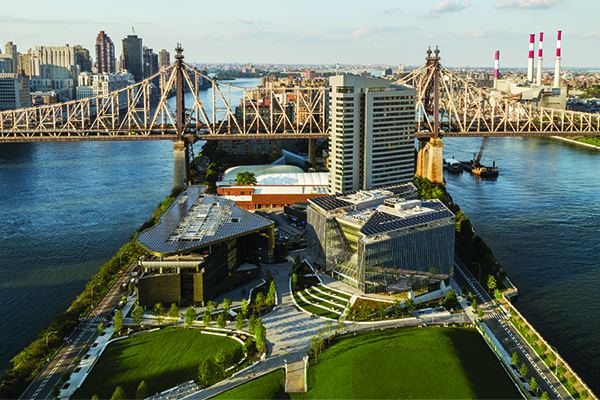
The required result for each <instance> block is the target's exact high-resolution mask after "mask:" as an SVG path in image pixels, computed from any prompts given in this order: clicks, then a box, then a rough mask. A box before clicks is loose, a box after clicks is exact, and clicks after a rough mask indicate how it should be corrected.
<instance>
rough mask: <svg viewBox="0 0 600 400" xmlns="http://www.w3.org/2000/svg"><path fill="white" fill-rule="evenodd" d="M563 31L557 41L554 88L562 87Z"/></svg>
mask: <svg viewBox="0 0 600 400" xmlns="http://www.w3.org/2000/svg"><path fill="white" fill-rule="evenodd" d="M561 32H562V31H558V40H557V41H556V64H554V86H553V87H555V88H558V87H560V36H561Z"/></svg>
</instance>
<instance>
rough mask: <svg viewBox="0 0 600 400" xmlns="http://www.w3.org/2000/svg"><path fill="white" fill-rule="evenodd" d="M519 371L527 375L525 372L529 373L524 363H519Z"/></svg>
mask: <svg viewBox="0 0 600 400" xmlns="http://www.w3.org/2000/svg"><path fill="white" fill-rule="evenodd" d="M519 373H520V374H521V375H523V376H527V374H528V373H529V368H527V365H525V363H523V364H521V368H519Z"/></svg>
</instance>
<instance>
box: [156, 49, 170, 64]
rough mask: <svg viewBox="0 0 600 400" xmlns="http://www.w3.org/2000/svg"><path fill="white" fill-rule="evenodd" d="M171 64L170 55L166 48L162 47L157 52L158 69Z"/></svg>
mask: <svg viewBox="0 0 600 400" xmlns="http://www.w3.org/2000/svg"><path fill="white" fill-rule="evenodd" d="M169 65H171V55H170V54H169V52H168V51H167V50H166V49H162V50H161V51H160V53H158V69H163V68H167V67H168V66H169Z"/></svg>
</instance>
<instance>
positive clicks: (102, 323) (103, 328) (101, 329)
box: [98, 322, 106, 332]
mask: <svg viewBox="0 0 600 400" xmlns="http://www.w3.org/2000/svg"><path fill="white" fill-rule="evenodd" d="M105 329H106V325H105V324H104V322H100V325H98V330H99V331H100V332H104V330H105Z"/></svg>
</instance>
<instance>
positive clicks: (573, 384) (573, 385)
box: [567, 376, 577, 388]
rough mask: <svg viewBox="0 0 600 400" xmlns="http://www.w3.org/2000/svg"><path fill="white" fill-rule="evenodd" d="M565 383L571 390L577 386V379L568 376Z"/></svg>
mask: <svg viewBox="0 0 600 400" xmlns="http://www.w3.org/2000/svg"><path fill="white" fill-rule="evenodd" d="M567 382H569V385H571V387H572V388H575V384H577V378H575V377H574V376H570V377H569V379H567Z"/></svg>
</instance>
